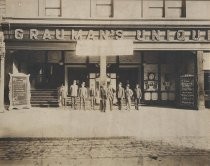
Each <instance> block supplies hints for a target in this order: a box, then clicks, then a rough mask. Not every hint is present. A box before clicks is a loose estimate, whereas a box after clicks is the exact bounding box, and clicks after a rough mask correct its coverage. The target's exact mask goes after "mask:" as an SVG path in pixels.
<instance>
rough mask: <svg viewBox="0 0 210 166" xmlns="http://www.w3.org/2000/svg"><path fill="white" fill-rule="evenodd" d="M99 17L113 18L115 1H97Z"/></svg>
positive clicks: (97, 14)
mask: <svg viewBox="0 0 210 166" xmlns="http://www.w3.org/2000/svg"><path fill="white" fill-rule="evenodd" d="M96 16H97V17H113V0H96Z"/></svg>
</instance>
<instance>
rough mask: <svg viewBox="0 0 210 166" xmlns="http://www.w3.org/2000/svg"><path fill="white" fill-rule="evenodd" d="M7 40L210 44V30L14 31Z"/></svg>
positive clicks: (6, 36) (7, 36)
mask: <svg viewBox="0 0 210 166" xmlns="http://www.w3.org/2000/svg"><path fill="white" fill-rule="evenodd" d="M5 34H6V35H5V38H6V39H14V40H34V41H35V40H61V41H62V40H63V41H77V40H122V39H130V40H133V41H137V42H210V29H190V28H188V29H151V28H150V29H149V28H148V29H136V30H133V29H131V30H121V29H117V30H104V29H98V30H93V29H88V30H86V29H83V30H82V29H52V28H51V29H13V30H11V31H10V33H9V34H8V35H7V32H5Z"/></svg>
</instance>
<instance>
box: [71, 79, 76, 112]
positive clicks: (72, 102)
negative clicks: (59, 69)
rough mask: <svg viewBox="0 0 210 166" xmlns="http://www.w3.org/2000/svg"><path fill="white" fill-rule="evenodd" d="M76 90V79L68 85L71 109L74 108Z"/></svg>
mask: <svg viewBox="0 0 210 166" xmlns="http://www.w3.org/2000/svg"><path fill="white" fill-rule="evenodd" d="M77 92H78V86H77V82H76V80H74V81H73V84H72V85H71V86H70V96H71V107H72V108H73V109H76V100H77Z"/></svg>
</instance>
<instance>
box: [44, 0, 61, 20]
mask: <svg viewBox="0 0 210 166" xmlns="http://www.w3.org/2000/svg"><path fill="white" fill-rule="evenodd" d="M45 15H46V16H55V17H60V16H61V0H45Z"/></svg>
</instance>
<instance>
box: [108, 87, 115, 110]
mask: <svg viewBox="0 0 210 166" xmlns="http://www.w3.org/2000/svg"><path fill="white" fill-rule="evenodd" d="M107 99H108V102H109V107H110V111H112V106H113V100H114V89H113V88H112V86H111V84H110V83H109V84H108V88H107Z"/></svg>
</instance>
